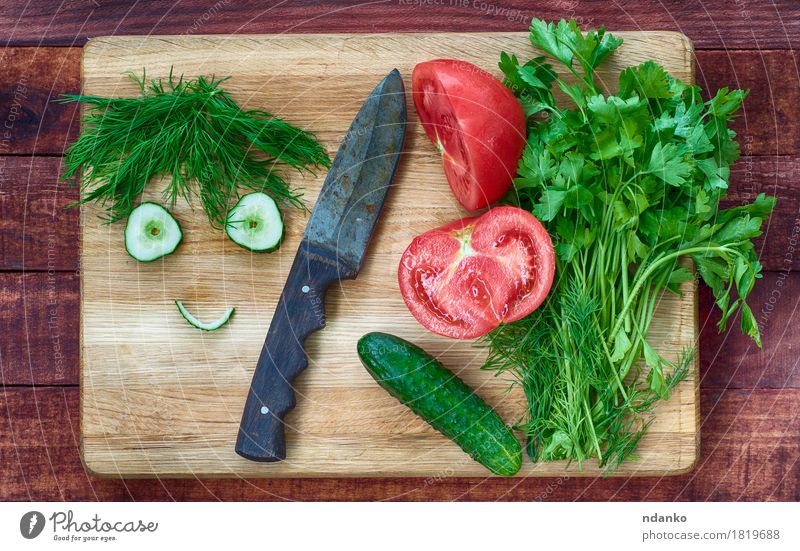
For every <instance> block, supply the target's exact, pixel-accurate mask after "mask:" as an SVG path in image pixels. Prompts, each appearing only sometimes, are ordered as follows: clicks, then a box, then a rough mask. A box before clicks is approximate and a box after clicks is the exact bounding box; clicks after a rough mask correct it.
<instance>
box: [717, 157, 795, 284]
mask: <svg viewBox="0 0 800 551" xmlns="http://www.w3.org/2000/svg"><path fill="white" fill-rule="evenodd" d="M798 182H800V158H798V157H782V156H776V157H750V156H744V157H742V158H741V159H739V161H737V163H736V164H735V165H734V166H733V168H732V170H731V186H730V191H729V193H728V197H727V198H726V199H725V200H724V201H722V206H723V207H731V206H736V205H741V204H745V203H750V202H752V201H753V200H754V199H755V198H756V197H757V196H758V194H759V193H765V194H767V195H772V196H774V197H776V198H777V204H776V205H775V210H774V211H773V212H772V216H771V217H770V219H769V221H768V223H767V224H765V226H764V227H763V231H764V235H763V236H761V237H760V238H758V239H755V240H754V244H755V246H756V250H758V251H759V257H760V258H759V260H760V261H761V264H762V265H763V266H764V268H765V269H767V270H773V271H785V270H798V269H800V251H798V249H797V245H798V237H800V195H798Z"/></svg>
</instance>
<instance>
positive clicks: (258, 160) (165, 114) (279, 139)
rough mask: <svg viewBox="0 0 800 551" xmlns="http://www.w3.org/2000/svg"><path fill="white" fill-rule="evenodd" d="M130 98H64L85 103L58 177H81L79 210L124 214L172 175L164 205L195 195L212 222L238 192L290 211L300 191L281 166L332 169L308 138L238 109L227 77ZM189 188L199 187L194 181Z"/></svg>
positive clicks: (173, 84) (163, 86)
mask: <svg viewBox="0 0 800 551" xmlns="http://www.w3.org/2000/svg"><path fill="white" fill-rule="evenodd" d="M130 76H131V78H132V79H133V80H134V81H135V82H136V83H137V84H138V85H139V88H140V94H139V96H138V97H134V98H104V97H98V96H86V95H72V94H67V95H65V96H64V97H63V98H61V99H59V100H58V101H61V102H80V103H83V104H86V105H87V106H89V107H88V110H87V112H86V113H85V116H84V118H83V121H82V131H81V134H80V136H79V138H78V139H77V141H76V142H75V143H73V144H72V145H71V146H70V147H69V148H68V149H67V152H66V157H65V159H64V165H65V171H64V174H63V176H62V178H63V179H64V180H67V181H72V182H78V181H81V182H82V184H81V187H82V190H83V192H84V193H83V196H82V198H81V200H80V201H79V203H78V204H80V203H85V202H88V201H98V202H100V203H101V204H103V205H105V206H107V216H106V219H107V220H108V221H109V222H114V221H117V220H120V219H123V218H125V217H126V216H127V215H128V214H129V213H130V212H131V210H132V209H133V208H134V207H135V206H136V201H137V199H138V197H139V196H140V195H141V193H142V191H143V190H144V188H145V186H146V185H147V183H148V182H149V181H150V180H151V179H152V178H154V177H157V176H166V175H169V176H170V179H169V183H168V184H167V186H166V188H165V189H164V200H165V201H168V202H169V203H170V204H173V205H174V203H175V201H176V199H177V198H178V197H183V198H185V199H187V200H190V197H191V196H192V195H196V196H197V197H199V199H200V202H201V204H202V205H203V209H204V210H205V212H206V214H207V216H208V219H209V221H210V222H211V224H212V225H213V226H216V227H221V226H223V225H224V223H225V217H226V215H227V212H228V209H229V208H230V207H231V206H232V203H234V202H235V200H236V199H238V197H239V189H240V188H242V189H245V190H247V191H264V192H268V193H270V194H271V195H272V196H273V197H274V198H276V199H277V200H279V201H282V202H284V203H288V204H291V205H293V206H296V207H301V208H302V206H303V204H302V202H301V201H300V193H299V192H298V191H297V190H294V189H292V188H290V187H289V184H288V183H287V181H286V180H285V179H284V177H283V175H282V174H281V169H282V168H284V167H291V168H293V169H295V170H297V171H304V170H312V169H315V168H319V167H327V166H329V165H330V160H329V158H328V155H327V152H326V151H325V149H324V148H323V147H322V145H320V144H319V143H318V142H317V141H316V139H315V138H314V136H313V135H312V134H310V133H308V132H306V131H304V130H302V129H300V128H297V127H295V126H293V125H291V124H289V123H287V122H285V121H283V120H281V119H280V118H278V117H275V116H273V115H271V114H270V113H267V112H265V111H260V110H255V109H251V110H244V109H242V108H240V107H239V106H238V105H237V104H236V102H235V101H234V100H233V98H231V96H230V95H229V94H228V93H227V92H226V91H225V90H224V89H223V88H221V86H220V85H221V84H222V83H223V82H224V81H225V80H227V78H219V79H217V78H215V77H213V76H212V77H205V76H199V77H197V78H193V79H184V78H183V76H181V77H180V78H175V77H174V76H173V74H172V71H170V75H169V77H168V78H167V79H163V80H161V79H160V80H149V81H148V80H147V79H146V75H145V74H143V75H142V77H141V78H139V77H137V76H136V75H134V74H130ZM195 183H196V185H195Z"/></svg>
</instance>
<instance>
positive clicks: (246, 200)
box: [225, 191, 283, 253]
mask: <svg viewBox="0 0 800 551" xmlns="http://www.w3.org/2000/svg"><path fill="white" fill-rule="evenodd" d="M225 232H226V233H227V234H228V237H230V238H231V241H233V242H234V243H236V244H237V245H239V246H240V247H243V248H245V249H247V250H249V251H253V252H257V253H271V252H272V251H275V250H277V249H278V247H280V245H281V240H282V239H283V217H282V216H281V211H280V210H279V209H278V205H276V204H275V200H274V199H273V198H272V197H270V196H269V195H267V194H266V193H262V192H260V191H257V192H255V193H248V194H247V195H245V196H244V197H242V198H241V199H239V202H238V203H236V206H235V207H233V208H232V209H231V210H230V212H229V213H228V219H227V221H226V222H225Z"/></svg>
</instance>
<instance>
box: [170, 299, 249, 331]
mask: <svg viewBox="0 0 800 551" xmlns="http://www.w3.org/2000/svg"><path fill="white" fill-rule="evenodd" d="M175 306H177V307H178V311H179V312H180V313H181V316H183V319H185V320H186V321H187V322H189V325H191V326H192V327H197V328H198V329H202V330H203V331H215V330H217V329H219V328H220V327H222V326H223V325H225V324H226V323H228V321H230V319H231V316H232V315H233V313H234V312H235V311H236V308H234V307H233V306H229V307H228V309H227V310H225V312H224V313H223V314H222V316H220V317H219V319H217V320H216V321H212V322H209V323H203V322H202V321H200V320H199V319H197V318H196V317H194V315H192V313H191V312H189V310H187V309H186V307H185V306H184V305H183V302H181V301H180V300H176V301H175Z"/></svg>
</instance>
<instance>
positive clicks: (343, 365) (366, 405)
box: [81, 32, 699, 478]
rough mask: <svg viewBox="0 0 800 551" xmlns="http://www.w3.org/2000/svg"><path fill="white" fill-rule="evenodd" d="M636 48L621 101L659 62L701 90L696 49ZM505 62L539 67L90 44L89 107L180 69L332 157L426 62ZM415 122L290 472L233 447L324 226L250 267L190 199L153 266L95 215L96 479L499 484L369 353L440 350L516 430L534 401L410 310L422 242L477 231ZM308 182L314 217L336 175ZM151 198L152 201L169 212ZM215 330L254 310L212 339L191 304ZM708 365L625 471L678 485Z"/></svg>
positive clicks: (88, 299)
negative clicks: (410, 347) (404, 285)
mask: <svg viewBox="0 0 800 551" xmlns="http://www.w3.org/2000/svg"><path fill="white" fill-rule="evenodd" d="M618 34H619V36H622V37H623V38H624V39H625V44H624V45H623V46H622V47H621V49H620V51H619V52H618V53H617V54H615V55H614V56H612V58H611V59H610V60H609V61H608V62H607V63H605V64H604V65H603V68H602V70H601V71H600V76H601V78H603V80H604V82H608V83H609V86H610V87H611V88H614V83H615V81H616V75H617V74H618V73H619V71H620V69H621V68H623V67H625V66H629V65H634V64H637V63H640V62H642V61H645V60H647V59H655V60H656V61H658V62H659V63H661V64H662V65H664V66H665V67H666V68H667V70H669V71H670V72H671V73H672V74H674V75H675V76H677V77H679V78H681V79H683V80H687V81H688V80H693V60H692V49H691V44H690V43H689V41H688V40H687V39H686V38H685V37H683V36H682V35H679V34H675V33H668V32H663V33H661V32H647V33H618ZM501 50H505V51H509V52H515V53H517V55H518V56H520V57H522V58H527V57H530V56H532V55H533V54H534V51H533V49H532V47H531V46H530V43H529V42H528V41H527V35H526V34H525V33H502V34H497V33H492V34H384V35H363V34H362V35H276V36H254V35H251V36H232V37H222V36H173V37H171V36H160V37H112V38H97V39H94V40H92V41H91V42H90V43H89V44H88V45H87V46H86V47H85V49H84V59H83V92H84V93H87V94H96V95H103V96H128V95H134V94H135V93H136V88H135V85H133V84H132V83H131V82H130V81H129V80H128V79H127V77H126V76H125V75H124V74H123V73H125V72H127V71H134V72H136V71H139V72H140V71H141V69H142V68H143V67H146V68H147V75H148V77H163V76H166V75H167V74H168V73H169V70H170V66H171V65H172V66H174V68H175V72H176V73H183V74H185V75H187V76H195V75H199V74H212V73H216V74H217V75H218V76H226V75H231V76H232V78H231V79H230V80H229V81H228V82H226V84H225V87H226V89H228V90H230V91H231V92H232V93H233V95H234V97H235V99H236V100H237V101H239V102H240V104H242V105H243V106H245V107H251V108H256V107H257V108H262V109H265V110H268V111H270V112H273V113H275V114H277V115H279V116H281V117H284V118H285V119H287V120H288V121H290V122H292V123H295V124H297V125H299V126H301V127H303V128H305V129H308V130H311V131H313V132H315V133H316V134H317V136H318V138H319V139H320V140H321V141H322V142H323V143H324V144H325V146H326V147H327V148H328V151H329V152H330V153H331V155H333V154H334V153H335V152H336V149H337V145H338V142H339V140H340V139H341V138H342V136H343V134H344V133H345V131H346V130H347V129H348V127H349V125H350V122H351V120H352V118H353V116H354V115H355V113H356V111H357V110H358V109H359V107H360V106H361V103H362V102H363V100H364V99H365V98H366V96H367V95H368V94H369V92H370V91H371V90H372V88H373V87H374V86H375V85H376V84H377V83H378V82H379V81H380V79H381V78H382V77H383V76H385V75H386V74H387V73H388V72H389V71H390V70H391V69H392V68H394V67H397V68H398V69H399V70H400V72H401V73H402V75H403V77H404V80H405V84H406V91H407V92H410V88H411V83H410V75H411V69H412V67H413V66H414V64H416V63H417V62H420V61H424V60H429V59H434V58H443V57H454V58H459V59H464V60H467V61H471V62H474V63H476V64H478V65H480V66H482V67H484V68H486V69H488V70H490V71H492V72H493V73H495V74H498V70H497V59H498V57H499V53H500V51H501ZM407 104H408V108H409V109H408V113H409V120H408V123H409V126H408V131H407V137H406V147H405V151H404V154H403V158H402V159H401V163H400V168H399V171H398V174H397V177H396V179H395V182H394V187H393V189H392V190H391V192H390V193H389V198H388V200H387V203H386V207H385V210H384V214H383V216H382V219H381V220H380V221H379V223H378V228H377V230H376V234H375V235H374V237H373V241H372V243H371V245H370V249H369V251H368V253H367V257H366V261H365V263H364V267H363V269H362V271H361V274H360V275H359V277H358V279H356V280H354V281H347V282H343V283H342V284H341V285H334V286H332V287H331V288H330V290H329V291H328V293H327V297H326V300H325V305H326V312H327V319H328V325H327V327H326V328H325V329H324V330H323V331H321V332H318V333H316V334H314V335H312V336H311V337H310V338H309V339H308V341H307V342H306V345H307V346H306V349H307V351H308V355H309V368H308V369H307V370H306V371H305V372H304V373H303V374H302V375H301V376H300V377H299V378H298V380H297V381H296V393H297V396H298V400H297V407H296V409H295V410H294V411H293V412H292V413H290V414H289V416H288V417H287V424H288V432H287V442H288V451H287V459H286V460H285V461H283V462H280V463H272V464H263V463H254V462H251V461H247V460H245V459H242V458H240V457H239V456H237V455H236V454H235V453H234V451H233V447H234V441H235V439H236V433H237V430H238V425H239V420H240V417H241V413H242V407H243V404H244V399H245V396H246V393H247V389H248V386H249V383H250V379H251V376H252V373H253V369H254V367H255V363H256V359H257V358H258V354H259V351H260V349H261V346H262V343H263V341H264V336H265V335H266V332H267V328H268V326H269V322H270V318H271V316H272V312H273V310H274V308H275V305H276V303H277V300H278V296H279V295H280V292H281V289H282V287H283V283H284V280H285V278H286V275H287V273H288V270H289V267H290V265H291V262H292V258H293V256H294V253H295V250H296V248H297V244H298V242H299V239H300V236H301V235H302V232H303V229H304V226H305V223H306V220H307V216H306V215H305V214H304V213H302V212H299V211H296V210H292V211H284V213H285V219H286V239H285V241H284V244H283V245H282V247H281V249H280V250H279V251H278V252H277V253H274V254H266V255H259V254H251V253H249V252H247V251H245V250H243V249H241V248H239V247H237V246H236V245H235V244H233V243H232V242H231V241H230V240H228V239H227V238H226V237H225V236H224V233H222V232H219V231H215V230H213V229H211V228H210V226H209V224H208V222H207V220H206V218H205V216H204V214H203V212H202V209H201V208H200V207H199V205H198V204H197V203H195V208H194V210H193V209H192V208H191V207H190V206H189V205H187V204H185V203H179V204H178V205H177V206H176V207H175V208H174V209H172V210H173V212H174V214H175V215H176V217H177V218H178V219H179V220H180V223H181V225H182V227H183V229H184V240H183V243H182V244H181V245H180V247H179V249H178V251H177V252H176V253H175V254H173V255H171V256H168V257H166V258H165V259H163V261H161V260H159V261H156V262H153V263H150V264H142V263H138V262H136V261H135V260H133V259H132V258H130V257H128V256H127V255H126V254H125V249H124V247H123V242H122V238H123V235H122V234H123V227H124V222H121V223H117V224H113V225H103V224H102V223H101V221H100V220H99V219H98V217H97V215H98V214H99V213H100V212H101V211H100V209H99V208H98V207H96V206H85V207H83V208H82V210H81V243H82V247H81V276H82V277H81V283H82V286H81V307H82V317H81V323H82V326H81V339H82V341H81V342H82V347H81V450H82V457H83V461H84V464H85V465H86V467H87V469H88V470H90V471H91V472H93V473H94V474H98V475H106V476H124V477H137V476H161V477H173V476H174V477H195V476H198V477H204V476H232V477H279V476H283V477H285V476H297V477H308V476H420V477H429V478H435V477H447V476H476V477H482V476H488V475H489V473H488V471H487V470H485V469H484V468H483V467H482V466H481V465H479V464H478V463H475V462H474V461H472V460H471V459H470V458H469V457H468V456H467V455H466V454H465V453H464V452H462V451H461V450H460V449H459V448H458V447H457V446H456V445H455V444H453V443H452V442H450V441H449V440H447V439H446V438H444V437H443V436H441V435H440V434H439V433H437V432H435V431H434V430H433V429H431V428H430V427H428V426H427V425H426V424H425V423H424V422H423V421H421V420H420V419H419V418H417V417H416V416H415V415H414V414H412V413H411V412H410V411H409V410H408V409H407V408H405V407H404V406H402V405H401V404H400V403H399V402H397V401H396V400H395V399H394V398H391V397H390V396H389V395H388V394H387V393H386V392H385V391H384V390H382V389H381V388H379V387H378V386H377V384H376V383H375V382H374V381H373V380H372V378H371V377H370V376H369V375H368V374H367V372H366V371H365V370H364V368H363V367H362V366H361V364H360V363H359V361H358V357H357V355H356V347H355V344H356V340H357V339H358V338H359V337H360V336H361V335H362V334H364V333H367V332H369V331H386V332H390V333H394V334H396V335H399V336H401V337H403V338H406V339H409V340H411V341H413V342H415V343H417V344H418V345H420V346H422V347H423V348H425V349H426V350H428V351H429V352H431V353H432V354H434V355H436V356H437V357H439V358H440V359H441V361H442V362H443V363H444V364H445V365H446V366H448V367H449V368H451V369H453V370H454V371H456V372H458V374H459V375H460V376H461V377H462V378H463V379H464V380H465V381H466V382H467V383H468V384H469V385H471V386H472V387H473V388H475V389H476V390H477V392H478V393H479V394H480V395H481V396H482V397H483V398H484V399H486V400H487V401H488V402H489V403H490V404H491V405H493V406H494V407H496V408H497V410H498V411H499V413H500V414H501V415H502V416H503V417H504V418H505V419H506V420H507V421H511V420H513V419H515V418H516V417H517V416H519V415H520V414H521V412H522V411H523V407H524V398H523V397H522V395H521V393H520V392H517V391H516V390H515V391H512V392H510V393H509V392H507V389H508V381H507V380H502V379H499V378H495V377H493V376H492V374H491V373H488V372H485V371H481V370H480V369H479V367H480V366H481V364H482V360H483V358H484V353H483V352H482V351H481V350H479V349H476V348H475V347H474V346H473V344H472V343H470V342H464V341H454V340H449V339H446V338H443V337H437V336H435V335H433V334H431V333H429V332H428V331H426V330H425V329H424V328H423V327H422V326H420V325H419V324H418V323H417V322H416V321H415V320H414V319H413V318H412V316H411V315H410V314H409V312H408V310H407V309H406V307H405V305H404V304H403V300H402V298H401V296H400V293H399V289H398V285H397V280H396V269H397V262H398V260H399V258H400V255H401V254H402V252H403V250H404V249H405V247H406V246H407V245H408V243H409V242H410V241H411V239H412V238H413V237H414V236H415V235H417V234H419V233H421V232H423V231H425V230H427V229H430V228H433V227H436V226H438V225H441V224H443V223H445V222H448V221H450V220H453V219H455V218H459V217H462V216H464V215H465V214H466V213H465V212H464V211H463V210H462V209H461V208H460V207H459V206H458V204H457V203H456V202H455V199H454V198H453V196H452V194H451V193H450V190H449V187H448V186H447V183H446V180H445V178H444V175H443V172H442V169H441V160H440V158H439V155H438V154H437V153H436V151H435V148H434V147H433V146H432V145H431V144H430V143H429V142H428V140H427V139H426V138H425V136H424V133H423V131H422V128H421V126H420V125H419V122H418V119H417V117H416V113H415V112H414V109H413V106H412V104H411V98H410V95H409V96H408V97H407ZM291 176H292V179H293V182H294V183H296V184H297V185H301V186H303V187H304V188H305V191H306V195H305V199H306V202H307V204H308V206H309V207H312V206H313V204H314V201H315V198H316V195H317V192H318V190H319V188H320V186H321V184H322V181H323V179H324V176H325V175H324V174H319V175H317V176H316V177H310V176H309V177H305V178H300V177H297V176H296V175H291ZM160 190H161V186H160V185H159V183H155V182H154V183H151V185H150V186H149V187H148V192H146V197H147V198H148V199H151V200H159V199H160ZM684 290H685V293H684V296H683V298H682V299H678V298H677V297H674V296H665V297H664V298H663V299H662V301H661V303H660V305H659V307H658V313H657V316H656V318H655V320H654V321H653V324H652V328H651V333H650V339H651V342H652V343H653V344H654V345H655V347H656V348H657V349H658V350H659V351H660V352H662V353H664V354H666V356H667V357H668V358H675V357H676V356H677V354H678V353H679V352H680V351H681V350H682V349H684V348H685V347H692V346H695V344H696V342H697V319H696V317H697V304H696V293H695V289H694V286H693V285H692V284H686V285H685V287H684ZM175 299H183V300H184V302H185V303H186V305H187V307H188V308H189V309H190V310H191V311H192V312H193V313H195V314H196V315H197V316H198V317H199V318H200V319H215V318H216V317H217V316H218V315H219V314H221V313H222V311H223V310H224V309H225V307H227V306H229V305H230V306H236V313H235V315H234V317H233V319H232V320H231V322H230V324H229V325H228V326H226V327H224V328H222V329H221V330H219V331H216V332H213V333H206V332H202V331H199V330H197V329H194V328H192V327H190V326H189V325H188V324H187V323H185V322H184V320H183V319H182V318H181V316H180V314H179V313H178V310H177V309H176V308H175V305H174V303H173V301H174V300H175ZM698 446H699V442H698V390H697V365H696V363H695V365H694V366H693V369H692V371H691V374H690V376H689V378H688V379H687V380H686V381H684V382H683V383H681V384H680V385H679V386H678V388H677V389H676V392H675V393H674V394H673V396H672V397H671V398H670V400H669V401H668V402H663V403H660V404H659V405H658V407H657V409H656V416H655V421H654V422H653V424H652V426H651V429H650V432H649V433H648V434H647V436H646V437H645V438H644V439H643V440H642V442H641V444H640V447H639V453H638V455H639V457H640V459H639V461H631V462H627V463H626V464H624V465H623V467H622V468H621V469H620V470H619V471H617V473H616V474H617V475H622V476H630V475H663V474H678V473H681V472H685V471H687V470H689V469H691V468H692V466H693V465H694V463H695V461H696V458H697V453H698ZM600 472H601V471H600V469H599V468H598V467H597V464H596V463H594V462H593V463H589V464H586V465H584V469H583V471H578V469H577V468H576V467H575V466H571V467H570V468H569V469H567V468H566V465H565V464H563V463H539V464H533V463H532V462H531V461H530V460H529V459H528V458H527V457H525V460H524V464H523V468H522V470H521V471H520V472H519V475H518V476H559V475H563V474H569V475H570V476H580V475H590V476H595V475H597V474H599V473H600Z"/></svg>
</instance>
